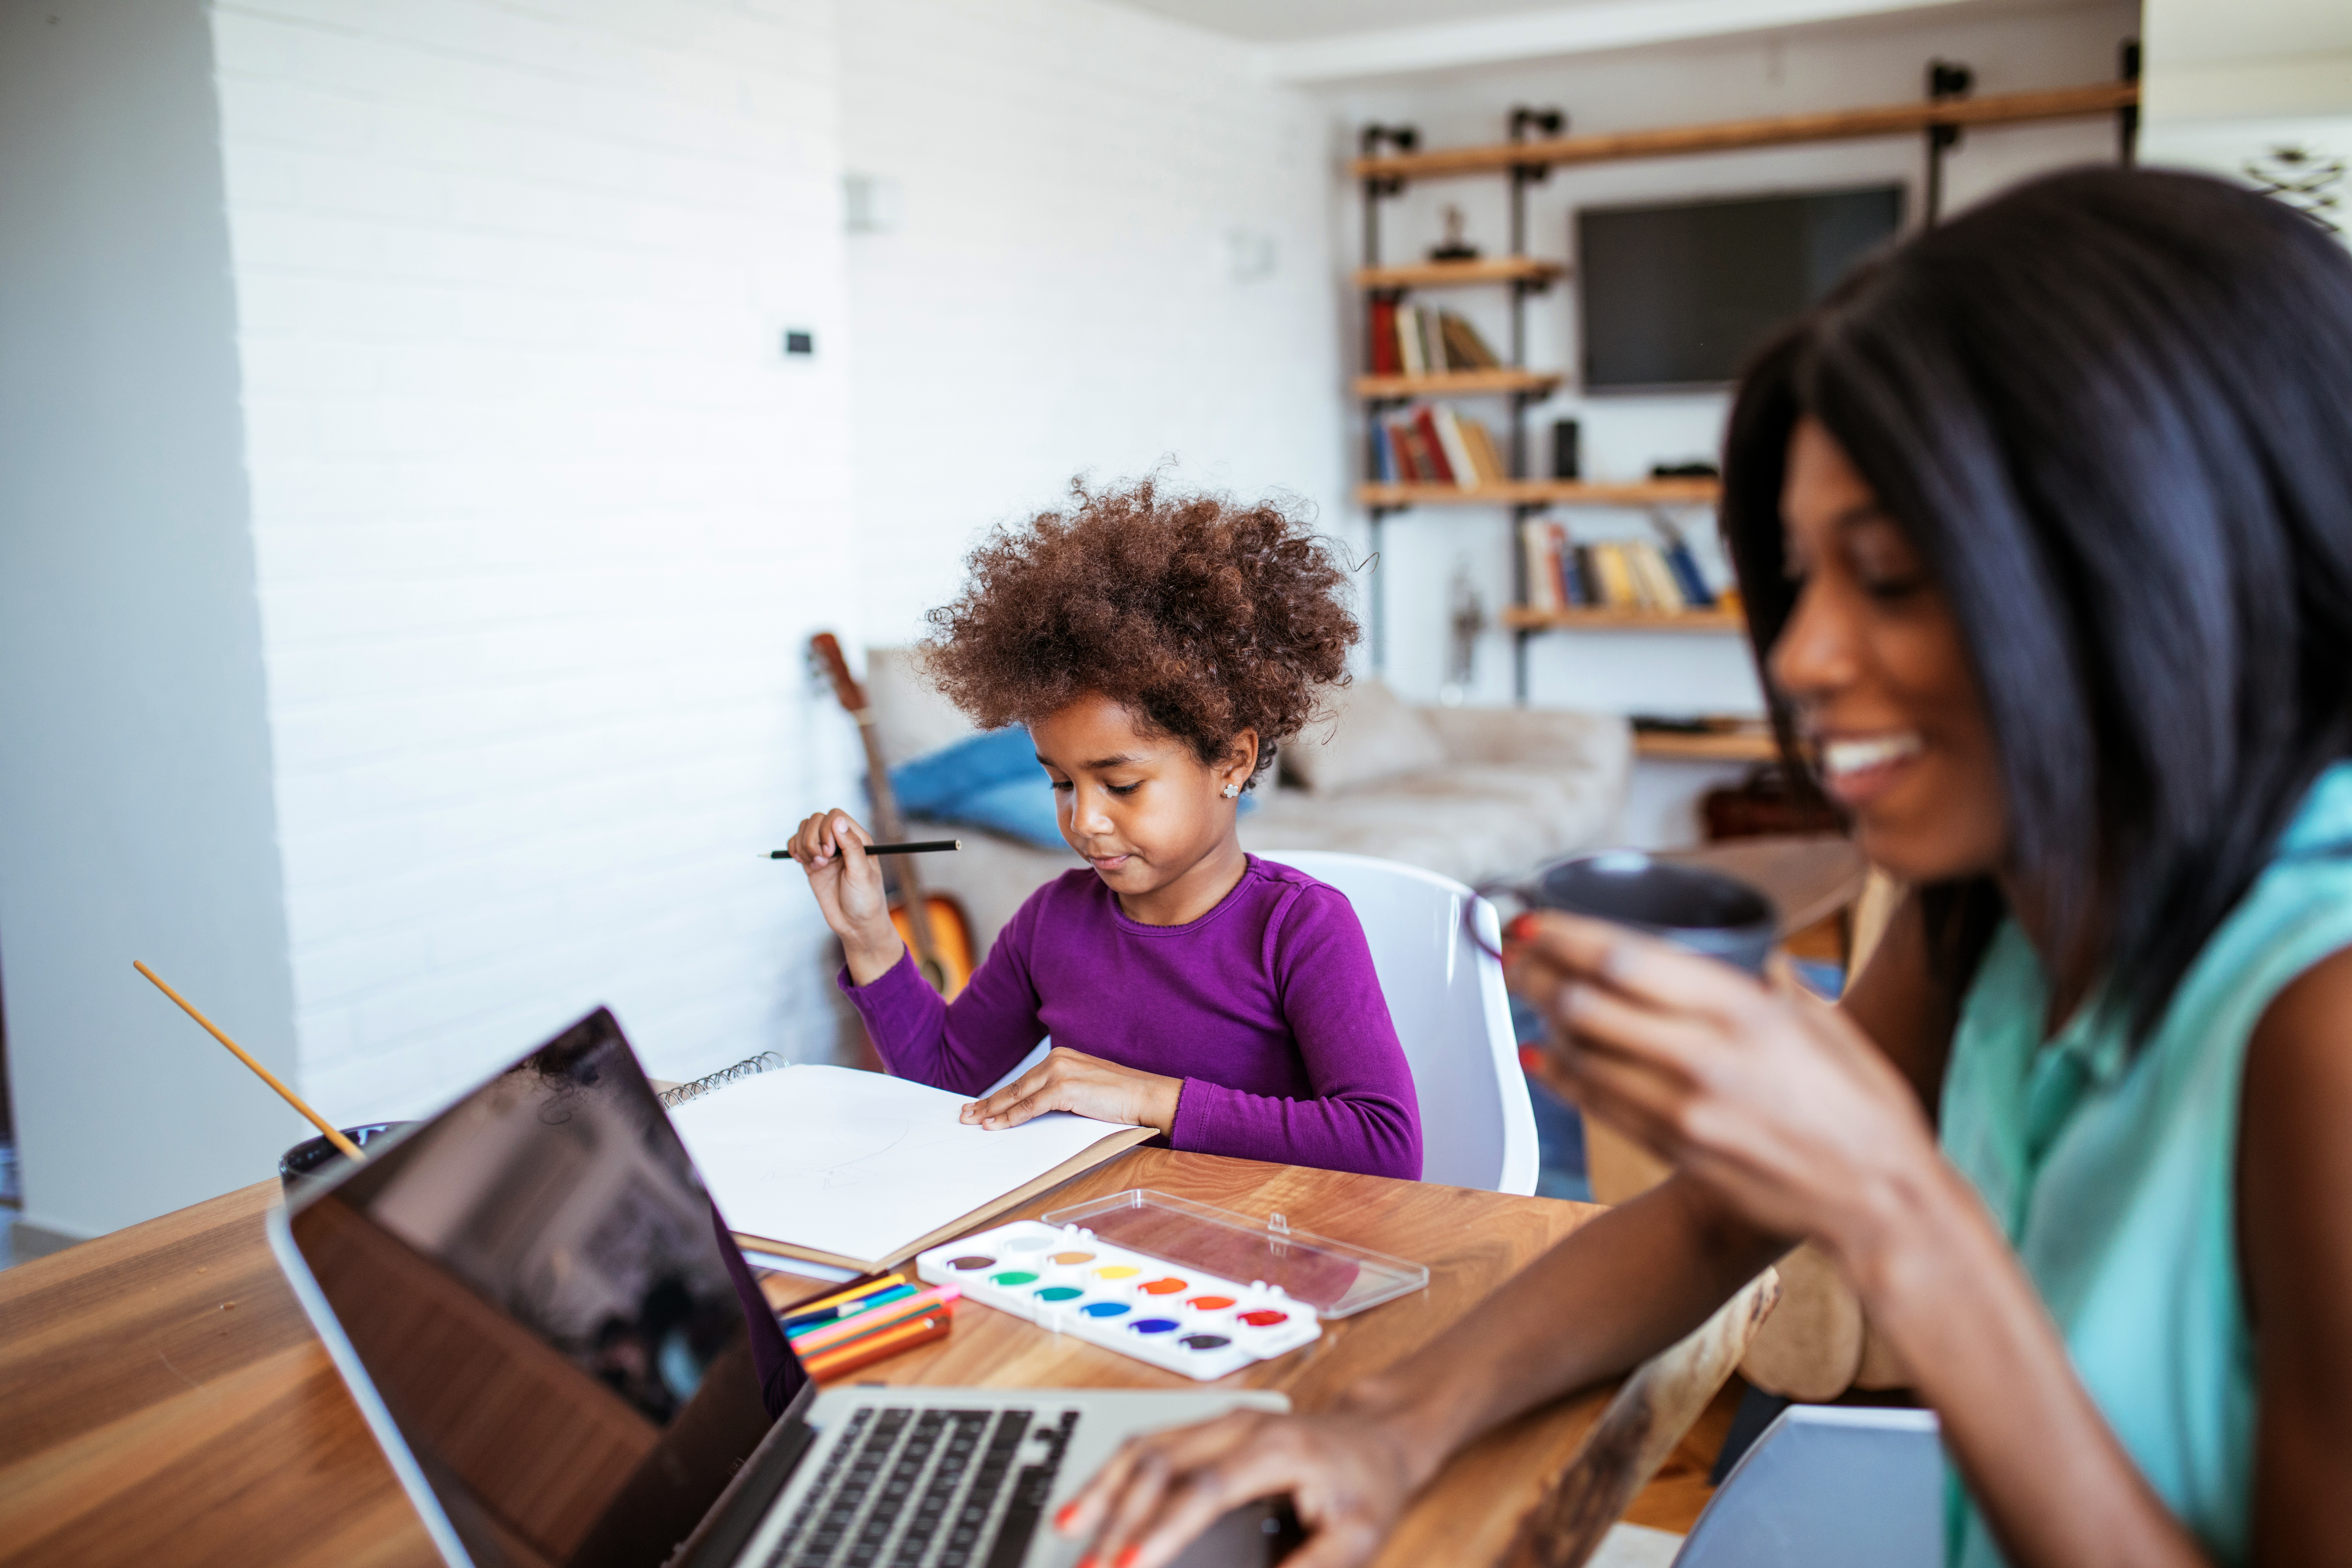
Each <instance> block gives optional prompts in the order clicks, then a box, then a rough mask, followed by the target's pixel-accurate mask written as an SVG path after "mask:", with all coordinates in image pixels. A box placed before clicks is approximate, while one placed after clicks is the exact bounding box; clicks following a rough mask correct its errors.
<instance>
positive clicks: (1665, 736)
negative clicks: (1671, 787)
mask: <svg viewBox="0 0 2352 1568" xmlns="http://www.w3.org/2000/svg"><path fill="white" fill-rule="evenodd" d="M1633 754H1634V755H1635V756H1640V757H1649V758H1652V759H1654V760H1655V761H1658V762H1669V763H1769V762H1773V761H1775V760H1777V759H1778V758H1779V757H1780V745H1779V743H1778V742H1775V741H1774V740H1773V739H1772V737H1771V736H1769V735H1763V734H1754V733H1751V732H1749V731H1744V730H1735V731H1730V732H1728V733H1726V734H1720V735H1678V734H1675V733H1673V732H1672V731H1657V730H1637V731H1634V733H1633Z"/></svg>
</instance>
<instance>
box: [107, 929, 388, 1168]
mask: <svg viewBox="0 0 2352 1568" xmlns="http://www.w3.org/2000/svg"><path fill="white" fill-rule="evenodd" d="M131 968H133V969H135V970H137V971H138V972H139V973H142V974H143V975H145V976H146V977H147V978H148V979H150V980H152V981H153V982H154V983H155V989H156V990H158V991H161V992H162V993H163V994H164V995H166V996H169V997H170V998H171V999H172V1000H173V1001H174V1002H177V1003H178V1004H179V1005H180V1011H181V1012H183V1013H185V1014H186V1015H187V1016H189V1017H191V1018H194V1020H195V1021H196V1022H197V1023H198V1024H200V1025H202V1026H203V1027H204V1031H205V1033H206V1034H207V1035H210V1036H211V1037H213V1038H214V1039H215V1040H218V1041H219V1042H220V1043H221V1044H222V1045H224V1046H226V1047H228V1048H229V1049H230V1050H231V1051H233V1052H235V1053H236V1059H237V1060H239V1061H241V1062H243V1063H244V1064H245V1065H246V1066H247V1067H249V1068H252V1069H253V1070H254V1071H255V1072H256V1073H257V1074H258V1075H259V1076H260V1079H261V1081H262V1082H264V1083H266V1084H268V1086H269V1087H270V1088H272V1089H276V1090H277V1091H278V1093H279V1094H281V1095H284V1096H285V1097H286V1103H287V1104H289V1105H290V1106H292V1107H293V1108H294V1109H295V1110H299V1111H300V1112H301V1113H302V1114H303V1115H305V1116H307V1117H309V1118H310V1125H311V1126H313V1127H315V1128H317V1129H318V1130H319V1131H321V1132H323V1133H325V1134H326V1135H327V1142H330V1143H332V1144H333V1145H334V1146H335V1147H336V1148H338V1149H341V1151H342V1152H344V1153H346V1154H349V1155H350V1156H351V1157H352V1159H354V1160H357V1161H359V1162H360V1163H362V1164H365V1163H367V1156H366V1155H365V1154H362V1153H361V1152H360V1146H359V1145H358V1144H356V1143H354V1142H352V1141H351V1140H350V1139H348V1138H346V1137H344V1136H343V1134H342V1130H341V1128H339V1127H337V1126H335V1125H334V1124H333V1123H332V1122H331V1121H328V1120H327V1119H326V1118H325V1117H323V1116H321V1115H320V1114H319V1113H318V1112H317V1111H315V1110H311V1109H310V1107H309V1106H308V1105H306V1104H304V1103H303V1100H302V1097H301V1096H300V1095H299V1094H297V1093H295V1092H294V1091H293V1090H292V1089H289V1088H287V1087H286V1086H285V1085H284V1084H283V1083H281V1082H279V1081H278V1075H277V1074H276V1073H274V1072H271V1071H270V1070H269V1069H268V1068H266V1067H263V1066H262V1065H261V1064H260V1063H259V1062H257V1061H255V1060H254V1059H253V1058H252V1056H251V1055H250V1054H248V1053H247V1050H246V1048H245V1047H243V1046H240V1045H238V1044H237V1043H236V1041H235V1040H232V1039H230V1038H229V1037H227V1036H226V1035H224V1034H222V1033H221V1032H220V1026H218V1025H216V1024H215V1023H214V1022H213V1021H212V1020H211V1019H210V1018H207V1017H205V1016H204V1015H203V1014H202V1013H199V1012H197V1011H196V1010H195V1008H194V1007H192V1006H190V1005H188V999H187V998H186V997H185V996H183V995H181V994H179V993H178V992H176V991H174V990H173V989H172V988H171V987H170V986H168V985H166V984H163V976H162V975H160V974H157V973H155V972H154V971H153V970H152V969H150V968H148V967H147V966H146V965H145V964H143V963H140V962H139V961H138V960H137V959H135V958H134V959H132V960H131Z"/></svg>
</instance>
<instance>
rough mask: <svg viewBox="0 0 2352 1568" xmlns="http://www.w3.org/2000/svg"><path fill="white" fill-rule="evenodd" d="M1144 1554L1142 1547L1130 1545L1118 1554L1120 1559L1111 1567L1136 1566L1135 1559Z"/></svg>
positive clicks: (1126, 1567) (1130, 1567) (1133, 1567)
mask: <svg viewBox="0 0 2352 1568" xmlns="http://www.w3.org/2000/svg"><path fill="white" fill-rule="evenodd" d="M1142 1555H1143V1548H1142V1547H1140V1546H1130V1547H1129V1548H1128V1549H1127V1550H1126V1551H1124V1552H1120V1553H1119V1554H1118V1562H1116V1563H1112V1564H1111V1565H1110V1568H1135V1560H1136V1559H1137V1558H1139V1557H1140V1556H1142Z"/></svg>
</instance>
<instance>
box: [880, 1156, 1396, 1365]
mask: <svg viewBox="0 0 2352 1568" xmlns="http://www.w3.org/2000/svg"><path fill="white" fill-rule="evenodd" d="M915 1270H916V1273H917V1274H918V1275H919V1277H920V1278H921V1279H924V1280H926V1281H928V1282H929V1283H930V1284H933V1285H940V1286H946V1285H952V1286H955V1287H957V1288H958V1289H961V1291H962V1292H963V1295H964V1298H965V1299H966V1300H973V1301H980V1302H984V1303H985V1304H987V1305H989V1306H991V1307H994V1308H997V1309H999V1310H1003V1311H1007V1312H1011V1313H1013V1315H1014V1316H1016V1317H1022V1318H1026V1319H1028V1320H1029V1321H1032V1322H1034V1323H1036V1324H1038V1325H1039V1326H1041V1327H1043V1328H1047V1329H1052V1330H1054V1331H1056V1332H1060V1333H1066V1334H1073V1335H1076V1337H1078V1338H1080V1339H1083V1340H1085V1341H1087V1342H1089V1343H1091V1344H1097V1345H1100V1346H1102V1347H1103V1348H1105V1349H1106V1350H1114V1351H1117V1352H1119V1353H1120V1354H1122V1355H1129V1356H1133V1357H1135V1358H1136V1359H1137V1360H1138V1361H1144V1362H1150V1363H1151V1364H1152V1365H1154V1366H1158V1367H1163V1368H1165V1369H1167V1370H1168V1371H1170V1372H1173V1373H1181V1374H1182V1375H1184V1376H1186V1377H1192V1378H1198V1379H1201V1380H1203V1381H1206V1380H1207V1379H1210V1378H1217V1377H1223V1376H1224V1375H1225V1374H1227V1373H1232V1372H1237V1371H1239V1370H1240V1369H1241V1368H1243V1367H1244V1366H1247V1365H1249V1364H1250V1363H1253V1362H1259V1361H1269V1360H1272V1359H1273V1358H1274V1357H1276V1356H1279V1355H1284V1354H1286V1353H1287V1352H1291V1351H1294V1350H1297V1349H1298V1348H1300V1347H1301V1346H1303V1345H1307V1344H1311V1343H1313V1342H1315V1341H1316V1340H1317V1339H1318V1338H1320V1337H1321V1335H1322V1332H1323V1320H1324V1319H1326V1318H1343V1317H1346V1316H1348V1315H1349V1314H1350V1313H1352V1312H1359V1311H1361V1310H1364V1309H1365V1308H1367V1307H1372V1306H1377V1305H1378V1304H1380V1303H1381V1301H1386V1300H1393V1299H1394V1298H1395V1297H1397V1296H1400V1295H1403V1294H1405V1293H1407V1292H1408V1291H1412V1290H1417V1289H1422V1288H1423V1287H1424V1286H1426V1285H1427V1284H1428V1283H1429V1270H1428V1269H1426V1268H1423V1267H1422V1266H1420V1265H1419V1264H1414V1263H1407V1262H1404V1261H1403V1260H1402V1259H1399V1258H1387V1257H1383V1256H1382V1255H1381V1254H1379V1253H1375V1252H1368V1251H1365V1250H1364V1249H1362V1248H1360V1247H1349V1246H1348V1245H1347V1244H1345V1243H1342V1242H1335V1241H1331V1240H1328V1238H1326V1237H1317V1236H1310V1235H1307V1234H1306V1233H1303V1232H1296V1231H1292V1230H1291V1229H1290V1228H1289V1227H1288V1226H1287V1224H1286V1222H1285V1221H1284V1219H1283V1216H1282V1215H1274V1216H1272V1218H1271V1219H1269V1220H1267V1221H1265V1222H1263V1223H1261V1222H1257V1221H1253V1220H1251V1219H1249V1218H1248V1217H1246V1216H1245V1215H1238V1214H1234V1213H1232V1212H1231V1211H1229V1210H1224V1209H1218V1208H1213V1207H1211V1206H1210V1205H1206V1204H1195V1203H1192V1202H1190V1201H1189V1200H1187V1199H1183V1198H1178V1197H1173V1196H1171V1195H1170V1194H1165V1193H1154V1192H1149V1191H1143V1190H1135V1191H1130V1192H1125V1193H1118V1194H1113V1195H1112V1196H1110V1197H1108V1198H1100V1199H1097V1200H1095V1201H1094V1202H1092V1203H1087V1204H1080V1205H1074V1206H1072V1207H1070V1208H1066V1209H1057V1210H1055V1211H1053V1212H1051V1213H1048V1214H1047V1215H1045V1216H1044V1218H1042V1219H1035V1220H1017V1221H1015V1222H1013V1224H1010V1225H1003V1226H996V1227H995V1228H994V1229H992V1230H984V1231H981V1232H979V1233H978V1234H976V1235H972V1236H968V1237H963V1238H962V1239H961V1240H960V1241H953V1242H950V1243H948V1244H947V1245H945V1246H943V1247H932V1248H931V1249H930V1250H929V1251H928V1252H925V1253H922V1254H921V1255H920V1256H919V1257H918V1258H916V1260H915Z"/></svg>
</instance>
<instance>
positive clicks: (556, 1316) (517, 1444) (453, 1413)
mask: <svg viewBox="0 0 2352 1568" xmlns="http://www.w3.org/2000/svg"><path fill="white" fill-rule="evenodd" d="M371 1154H372V1157H371V1158H370V1160H369V1161H368V1163H366V1164H365V1165H363V1166H356V1167H352V1168H351V1169H350V1170H349V1171H348V1173H345V1174H342V1175H341V1176H340V1177H339V1178H337V1179H335V1180H333V1181H332V1182H331V1183H329V1184H322V1185H320V1187H318V1188H317V1189H316V1190H314V1191H312V1192H310V1193H308V1194H303V1195H301V1196H300V1197H299V1199H298V1200H297V1202H296V1203H295V1205H294V1206H293V1207H292V1208H291V1209H290V1210H289V1214H288V1216H287V1222H286V1223H287V1231H288V1234H289V1237H290V1240H291V1242H292V1245H293V1247H294V1248H295V1249H296V1250H297V1251H299V1255H300V1261H301V1263H302V1264H303V1265H304V1266H305V1267H306V1268H307V1271H308V1272H309V1274H310V1276H311V1278H312V1279H313V1280H314V1281H315V1283H316V1287H317V1291H318V1294H319V1295H320V1296H322V1297H323V1298H324V1304H325V1305H326V1306H327V1307H328V1308H329V1309H331V1312H332V1315H333V1320H334V1325H335V1326H336V1327H337V1328H339V1329H340V1331H341V1335H342V1336H343V1337H344V1338H345V1339H346V1340H347V1341H348V1355H347V1356H341V1357H339V1359H342V1360H344V1361H345V1363H346V1365H345V1370H346V1372H347V1373H349V1372H350V1371H351V1370H352V1369H351V1367H350V1365H349V1363H350V1361H352V1360H356V1362H357V1363H358V1364H359V1366H360V1367H361V1368H362V1369H363V1370H364V1376H365V1381H366V1383H367V1384H371V1385H372V1392H373V1396H374V1397H375V1398H376V1399H379V1400H380V1401H381V1404H382V1407H383V1412H384V1413H386V1414H388V1415H389V1418H390V1420H391V1422H392V1423H393V1425H394V1426H396V1427H397V1436H398V1440H399V1441H400V1442H401V1443H402V1444H403V1445H404V1447H406V1449H407V1450H408V1453H409V1455H410V1456H412V1457H413V1458H414V1459H415V1472H417V1473H421V1475H422V1477H423V1479H424V1481H425V1484H426V1485H427V1486H428V1487H429V1488H430V1489H431V1493H432V1500H433V1501H435V1502H437V1503H438V1505H439V1508H440V1510H441V1511H442V1512H443V1513H444V1514H445V1515H446V1519H447V1521H448V1524H449V1526H450V1527H452V1528H453V1529H454V1531H455V1533H456V1535H457V1538H458V1540H459V1541H460V1542H462V1544H463V1546H464V1549H465V1552H466V1553H467V1555H468V1556H469V1557H470V1558H471V1559H472V1561H473V1562H474V1563H477V1564H479V1565H482V1568H490V1565H493V1564H509V1563H510V1564H517V1565H528V1568H538V1565H541V1564H545V1565H556V1564H561V1565H563V1568H573V1565H578V1568H652V1565H654V1564H658V1563H663V1562H665V1561H667V1560H668V1559H669V1558H670V1557H671V1555H672V1554H673V1552H675V1551H676V1550H677V1546H678V1544H679V1543H680V1542H682V1541H684V1540H685V1539H686V1538H687V1537H688V1534H689V1533H690V1532H692V1531H694V1529H695V1527H696V1526H697V1525H698V1523H699V1522H700V1521H702V1520H703V1518H704V1515H705V1514H706V1512H708V1511H709V1510H710V1508H711V1504H712V1503H713V1501H714V1500H716V1499H717V1498H718V1497H719V1492H720V1490H721V1489H722V1488H724V1487H726V1486H727V1484H728V1483H729V1481H730V1479H735V1478H736V1476H737V1472H738V1471H739V1469H740V1468H742V1467H743V1464H744V1461H745V1460H746V1458H749V1457H750V1456H751V1454H752V1451H753V1450H754V1448H755V1447H759V1446H760V1444H761V1439H762V1438H763V1437H765V1436H768V1434H769V1432H770V1428H771V1426H772V1423H771V1421H770V1418H769V1415H768V1413H767V1409H766V1407H765V1405H764V1404H763V1402H762V1398H761V1389H760V1386H759V1383H758V1379H757V1377H756V1375H755V1373H754V1371H753V1364H752V1356H751V1349H750V1345H749V1333H748V1329H747V1321H746V1318H745V1315H744V1310H745V1309H744V1306H743V1305H742V1304H741V1302H740V1299H739V1294H738V1291H737V1289H736V1288H735V1284H734V1281H733V1280H732V1279H731V1278H730V1269H729V1263H728V1258H727V1256H726V1254H725V1253H724V1252H722V1251H721V1250H720V1247H721V1243H720V1239H719V1229H718V1226H717V1223H716V1219H715V1215H714V1212H713V1210H712V1208H711V1206H710V1200H709V1196H708V1195H707V1194H705V1192H704V1191H703V1187H702V1183H701V1180H700V1178H699V1177H698V1176H697V1174H696V1173H695V1170H694V1167H693V1164H692V1163H691V1162H690V1161H689V1160H688V1157H687V1154H686V1150H685V1148H684V1147H683V1146H682V1145H681V1144H680V1143H679V1142H678V1139H677V1133H676V1132H675V1131H672V1129H671V1127H670V1124H669V1121H668V1118H667V1116H666V1115H665V1114H664V1113H663V1111H662V1109H661V1106H660V1103H659V1101H658V1100H656V1098H655V1095H654V1091H653V1089H652V1086H651V1085H650V1084H649V1083H648V1082H647V1081H646V1076H645V1073H644V1071H643V1070H642V1069H641V1068H640V1067H639V1066H638V1064H637V1061H636V1058H635V1056H634V1054H633V1053H632V1052H631V1051H630V1049H629V1047H628V1044H627V1042H626V1041H625V1039H624V1038H623V1037H622V1035H621V1030H620V1026H619V1025H618V1024H617V1023H615V1022H614V1019H613V1017H612V1016H611V1015H610V1014H609V1013H606V1012H604V1010H602V1009H599V1010H598V1011H597V1012H595V1013H593V1014H591V1015H590V1016H588V1017H586V1018H584V1019H583V1020H581V1022H580V1023H579V1024H577V1025H575V1026H572V1028H570V1029H568V1030H566V1031H565V1032H564V1033H563V1034H562V1035H561V1036H559V1037H557V1038H556V1039H554V1040H552V1041H551V1042H549V1043H548V1044H547V1045H546V1046H544V1047H541V1048H540V1049H539V1050H537V1051H534V1052H532V1053H531V1054H530V1056H528V1057H526V1058H523V1059H522V1060H521V1061H520V1062H519V1063H517V1064H516V1065H515V1066H514V1067H513V1068H510V1069H509V1070H508V1071H506V1072H504V1073H502V1074H500V1075H499V1077H497V1078H495V1079H491V1080H490V1081H489V1082H488V1083H486V1084H484V1085H482V1086H481V1087H480V1088H479V1089H476V1090H474V1091H473V1092H472V1093H471V1094H468V1095H467V1096H466V1098H465V1099H463V1100H459V1101H458V1102H457V1104H456V1105H454V1106H451V1107H450V1108H449V1109H448V1110H446V1111H444V1112H442V1113H441V1114H440V1115H438V1116H436V1117H435V1118H434V1119H433V1120H432V1121H428V1122H425V1123H424V1124H423V1125H421V1126H419V1127H417V1128H415V1130H414V1131H410V1132H409V1133H407V1134H406V1135H404V1137H402V1138H400V1139H399V1140H398V1141H397V1142H394V1143H392V1144H390V1145H388V1146H385V1147H384V1148H383V1152H381V1153H375V1152H373V1150H372V1151H371ZM771 1321H772V1320H771ZM789 1375H790V1377H791V1378H792V1379H793V1380H794V1381H795V1382H796V1381H797V1380H798V1379H799V1377H800V1374H799V1373H798V1369H797V1366H796V1365H793V1366H792V1367H790V1368H789ZM368 1403H369V1399H368V1396H367V1393H366V1392H365V1391H362V1405H367V1404H368ZM768 1447H769V1453H768V1454H763V1455H762V1456H761V1458H762V1459H763V1460H767V1459H768V1458H769V1457H770V1455H772V1454H773V1453H774V1452H775V1450H776V1449H777V1447H778V1445H776V1444H770V1445H769V1446H768ZM395 1463H396V1466H397V1460H395ZM397 1468H403V1469H404V1471H405V1470H406V1469H407V1467H405V1466H399V1467H397ZM752 1468H753V1469H755V1470H766V1469H769V1468H770V1465H769V1464H768V1463H762V1464H760V1465H756V1466H754V1467H752ZM745 1479H749V1478H748V1477H746V1478H745ZM743 1490H744V1489H743V1488H741V1487H738V1488H737V1489H736V1492H737V1496H738V1497H739V1498H740V1495H741V1493H742V1491H743ZM419 1501H420V1503H422V1502H424V1500H423V1499H420V1500H419ZM745 1501H749V1500H745ZM729 1511H730V1512H731V1511H734V1510H729Z"/></svg>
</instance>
